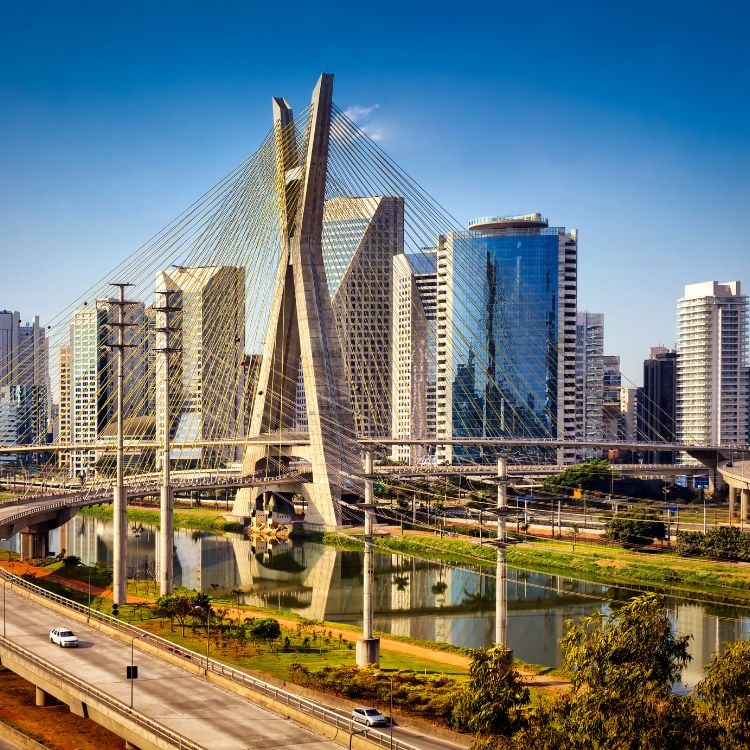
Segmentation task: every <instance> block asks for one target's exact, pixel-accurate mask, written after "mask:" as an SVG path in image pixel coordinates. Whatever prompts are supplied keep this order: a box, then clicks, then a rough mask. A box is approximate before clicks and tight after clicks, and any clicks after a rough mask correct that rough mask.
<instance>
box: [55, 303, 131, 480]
mask: <svg viewBox="0 0 750 750" xmlns="http://www.w3.org/2000/svg"><path fill="white" fill-rule="evenodd" d="M123 318H124V322H125V324H126V325H125V327H124V328H123V340H124V343H125V345H126V347H127V348H125V349H124V352H123V372H124V374H125V378H124V381H123V383H124V385H123V404H122V406H121V408H122V412H123V416H124V417H134V416H140V415H141V414H142V413H143V407H144V404H143V383H144V381H145V357H144V345H145V344H144V335H143V334H144V306H143V303H142V302H131V303H128V304H126V305H125V307H124V310H123ZM117 321H118V302H117V300H115V299H98V300H96V302H95V303H94V304H93V305H88V304H86V303H84V305H83V306H82V307H80V308H79V309H78V310H76V311H75V312H74V313H73V322H72V324H71V326H70V389H71V396H70V437H71V442H73V443H90V442H94V441H96V440H97V439H98V438H99V437H100V435H101V434H102V432H103V431H104V429H105V428H106V427H107V425H109V424H110V423H111V422H113V421H114V420H115V418H116V415H117V409H118V408H119V407H118V404H117V398H116V390H117V382H116V381H117V377H116V366H115V362H116V354H115V353H114V351H113V350H112V347H111V345H112V343H113V342H114V341H115V340H116V323H117ZM61 401H62V397H61ZM96 459H97V456H96V453H95V451H93V450H89V449H84V450H73V451H72V453H71V457H70V465H69V469H70V473H71V475H72V476H75V477H79V478H81V479H82V480H84V479H85V478H86V477H87V476H90V475H92V474H93V473H94V472H95V471H96Z"/></svg>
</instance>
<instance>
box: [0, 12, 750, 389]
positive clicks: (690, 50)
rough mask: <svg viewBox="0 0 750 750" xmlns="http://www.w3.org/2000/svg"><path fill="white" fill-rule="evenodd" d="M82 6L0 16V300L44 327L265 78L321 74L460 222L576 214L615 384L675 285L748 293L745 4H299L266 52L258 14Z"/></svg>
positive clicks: (217, 156) (227, 148) (183, 183)
mask: <svg viewBox="0 0 750 750" xmlns="http://www.w3.org/2000/svg"><path fill="white" fill-rule="evenodd" d="M543 5H544V4H543ZM95 7H96V6H93V4H91V5H89V4H85V3H84V4H82V5H79V6H78V7H77V9H75V10H72V11H71V10H70V9H64V10H63V9H60V8H56V7H55V6H54V5H53V4H44V3H43V4H42V5H41V6H38V10H37V13H38V17H37V18H32V17H31V14H30V12H29V11H28V10H27V9H20V8H19V9H16V8H3V9H2V11H0V12H1V13H2V15H3V16H4V17H5V18H4V24H3V28H4V29H5V33H4V34H3V36H4V37H5V38H4V39H3V47H2V51H0V60H1V61H2V63H3V64H2V65H1V66H0V71H1V72H0V111H2V112H3V115H2V116H1V117H0V137H1V138H2V143H3V151H4V154H3V161H4V164H5V167H6V168H5V173H6V180H5V181H4V182H3V186H2V188H0V191H1V192H0V222H1V223H2V226H3V227H4V231H3V233H2V235H1V236H0V237H1V238H0V248H1V249H2V256H3V258H4V259H5V260H6V263H5V272H4V273H3V275H2V279H0V306H1V307H7V308H10V309H15V310H19V312H20V313H21V316H22V318H23V319H24V320H30V319H32V318H33V316H34V315H40V316H41V320H42V323H46V321H47V320H48V319H50V318H51V317H52V316H54V315H55V314H56V313H57V312H58V311H59V310H61V309H62V308H63V307H65V306H66V305H67V304H68V303H70V302H71V301H72V299H73V298H75V297H77V296H78V295H80V294H82V293H83V292H84V291H85V290H86V289H87V288H88V287H90V286H91V284H92V283H94V282H95V281H96V280H98V279H99V278H101V277H102V276H104V275H106V274H107V272H108V271H109V270H110V269H112V268H113V267H114V266H115V265H117V263H118V262H119V261H120V260H121V259H122V258H124V257H125V256H126V255H129V254H130V253H131V252H132V251H133V250H134V249H135V248H137V247H138V246H140V245H141V244H142V243H143V242H144V241H145V240H147V239H148V238H149V237H150V236H152V235H153V234H154V233H155V232H157V231H158V230H159V229H160V228H161V227H163V226H165V225H166V224H167V223H168V222H169V221H170V220H171V219H172V218H173V217H174V216H175V215H176V214H178V213H179V212H180V211H181V210H182V209H183V208H184V207H186V206H187V205H188V204H190V203H191V202H192V201H193V200H194V199H195V198H197V197H198V196H199V195H201V194H202V193H204V192H205V191H206V190H207V189H208V188H209V187H210V186H211V185H213V184H215V183H216V182H217V181H218V180H219V179H220V178H221V177H223V175H224V174H226V173H227V172H228V171H229V170H230V169H231V168H232V167H234V166H235V165H236V164H237V163H239V162H240V161H242V160H243V159H244V158H245V157H246V156H247V155H248V154H249V153H251V152H252V151H253V150H254V149H255V148H256V146H257V144H258V143H259V142H260V140H261V139H262V137H263V136H264V135H265V134H266V133H267V132H268V130H269V129H270V126H271V117H270V110H271V107H270V101H271V97H272V96H285V97H286V98H287V99H288V100H289V101H290V103H291V104H292V106H293V107H294V108H295V110H297V111H299V110H301V109H303V108H304V106H305V105H306V103H307V99H308V95H309V93H308V92H309V88H310V85H311V84H312V82H314V80H315V79H316V78H317V75H318V73H319V72H320V71H321V70H331V71H332V72H334V73H335V74H336V86H337V95H336V102H337V104H338V106H340V107H341V108H342V109H346V110H348V111H349V112H350V113H351V114H352V115H354V116H355V119H357V121H358V123H359V124H360V126H363V127H365V128H366V129H367V131H368V132H369V134H370V135H371V136H373V137H375V138H377V139H378V142H379V144H380V145H381V146H382V147H383V148H384V149H385V151H387V152H388V154H389V155H390V156H391V157H393V158H394V159H395V160H396V161H397V162H398V163H400V164H401V165H402V166H403V168H404V169H405V170H406V171H407V172H408V173H409V174H410V175H411V176H412V177H414V178H415V179H416V180H417V182H419V183H420V184H421V185H422V187H423V188H424V189H425V190H427V192H429V193H431V194H432V195H433V196H434V197H435V198H436V199H437V200H438V201H440V203H442V204H443V205H444V206H445V207H446V209H447V210H448V211H449V212H450V213H451V214H453V215H454V216H455V217H456V219H457V221H459V222H460V223H461V224H462V225H464V226H465V225H466V224H467V222H468V221H469V220H471V219H473V218H476V217H478V216H482V215H498V214H499V215H509V214H521V213H529V212H533V211H540V212H541V213H542V214H543V215H544V216H546V217H548V218H549V220H550V223H551V224H554V225H562V226H565V227H566V228H568V229H570V228H577V229H578V230H579V237H580V244H579V296H578V307H579V309H581V310H588V311H591V312H601V313H603V314H604V316H605V318H604V320H605V353H606V354H614V355H619V356H620V357H621V362H622V369H623V373H624V375H625V376H626V378H628V379H629V380H630V381H632V382H635V383H636V384H640V382H641V376H642V361H643V359H645V358H646V357H647V356H648V350H649V348H650V347H651V346H656V345H659V344H663V345H665V346H669V347H672V346H674V343H675V338H676V307H677V306H676V301H677V299H678V298H679V297H680V296H682V291H683V287H684V286H685V285H686V284H689V283H693V282H698V281H707V280H716V281H732V280H735V279H737V280H739V281H741V282H742V283H743V285H744V290H743V291H744V292H745V293H747V291H748V290H750V253H748V251H747V250H748V248H747V242H746V240H745V238H744V234H743V232H742V219H743V218H744V217H743V215H742V208H743V207H744V206H746V205H747V203H748V200H747V199H748V198H750V189H749V185H748V179H747V174H748V166H750V148H748V143H749V142H750V139H748V135H749V133H748V125H747V122H748V118H747V109H748V105H747V104H746V102H745V101H744V100H743V99H742V97H741V96H740V95H739V94H740V93H741V92H742V91H744V90H747V83H748V82H750V81H748V78H750V73H749V72H748V71H749V70H750V65H748V64H747V63H748V52H747V49H746V47H744V48H743V44H744V41H743V39H742V28H743V26H746V24H744V23H743V21H747V20H748V11H747V10H746V9H745V8H734V7H733V6H732V5H731V4H727V5H722V4H719V5H718V6H717V7H715V8H714V7H712V15H711V16H710V17H703V15H702V14H701V13H700V10H701V8H700V5H699V4H697V3H692V4H681V5H680V6H675V5H672V4H669V3H662V4H661V5H660V6H659V7H658V8H657V9H654V8H652V7H651V6H646V5H645V4H644V3H641V4H635V5H631V6H629V9H628V10H627V11H625V10H623V9H612V8H607V9H603V8H600V7H598V6H596V5H595V4H590V3H579V4H578V5H577V7H576V8H575V9H572V10H571V9H560V8H558V7H556V6H555V5H554V4H549V5H548V7H546V8H545V10H543V11H542V10H541V9H540V11H539V13H538V14H534V15H532V16H529V15H528V14H526V13H523V12H522V11H521V10H519V9H515V8H505V9H491V10H490V9H488V10H487V11H486V12H484V13H483V14H482V15H481V16H477V14H471V13H467V14H465V16H461V17H458V18H455V17H451V19H450V23H449V24H448V22H447V20H446V19H441V18H438V19H436V18H433V17H427V16H424V15H423V14H420V13H419V12H418V10H414V9H409V8H403V9H399V16H398V19H397V22H394V24H393V25H392V26H389V27H388V28H387V33H385V30H386V27H385V20H384V21H383V24H371V25H367V21H368V14H367V13H366V12H365V9H361V8H348V7H347V12H346V16H345V24H346V26H345V25H344V24H342V23H341V20H340V14H337V13H336V12H335V11H330V12H329V14H328V15H326V16H322V17H320V16H317V15H316V14H315V12H314V11H313V9H307V8H304V7H301V8H298V9H295V13H292V14H290V18H292V19H294V20H295V21H296V23H291V22H290V23H289V24H288V25H287V27H286V28H285V30H284V35H283V38H284V40H285V41H286V42H287V43H286V45H285V47H286V49H287V50H289V52H288V53H286V52H282V53H281V54H279V50H278V47H279V45H280V41H279V38H278V36H276V35H274V34H270V33H269V34H267V35H264V34H262V33H261V34H258V33H255V35H253V33H254V32H253V29H255V30H260V29H264V28H273V24H274V22H275V19H274V18H273V17H272V12H271V11H266V10H264V9H253V10H249V9H245V8H242V7H240V5H239V4H236V3H220V4H219V5H218V6H214V7H215V11H214V12H215V15H214V17H211V18H207V17H205V15H204V14H202V13H200V8H201V6H200V5H198V4H188V5H179V6H178V5H176V4H174V5H172V4H170V3H166V4H162V5H161V6H160V8H158V9H155V10H154V9H150V8H148V7H147V5H146V4H144V3H135V4H133V5H131V6H129V7H128V8H127V10H120V9H113V8H104V9H102V8H99V9H98V10H96V11H95V10H94V9H95ZM290 7H291V6H290ZM676 7H679V8H680V14H679V15H678V16H675V15H674V14H673V13H672V12H671V11H672V10H673V9H674V8H676ZM178 8H181V9H182V12H181V14H180V15H179V16H177V15H176V14H177V9H178ZM540 8H541V6H540ZM646 8H648V9H649V10H648V12H647V11H646ZM639 9H642V10H641V13H642V15H641V16H640V18H643V17H646V16H645V15H644V14H646V13H647V17H648V19H649V21H650V23H649V24H648V25H646V24H641V23H640V22H639V21H638V19H639V15H638V10H639ZM222 11H223V12H222ZM156 14H158V15H156ZM480 21H481V23H480ZM500 22H502V23H500ZM448 26H449V27H450V29H451V31H452V34H451V35H450V36H448V37H445V35H444V32H445V29H446V28H447V27H448ZM495 27H498V33H497V35H495V36H494V37H492V36H490V35H488V34H486V33H482V34H481V38H479V39H478V38H477V34H479V33H480V32H479V31H478V29H485V28H491V29H493V30H494V29H495ZM499 28H502V29H503V30H504V31H500V30H499ZM352 29H356V31H357V33H356V34H354V33H353V32H352ZM506 29H507V31H505V30H506ZM165 30H167V31H168V32H169V35H168V37H167V38H164V31H165ZM441 33H442V36H441ZM243 34H244V35H245V36H243ZM330 38H334V39H335V40H336V44H335V45H333V46H331V47H327V46H326V43H327V41H328V40H329V39H330ZM248 39H249V40H250V43H251V44H250V45H249V47H248V48H247V49H245V48H244V47H243V46H242V43H243V42H244V43H245V44H247V43H248V41H247V40H248ZM441 39H442V40H443V42H444V43H442V44H441ZM305 44H306V45H307V47H305ZM282 46H284V45H282ZM451 52H454V54H450V53H451ZM275 53H276V54H275ZM478 156H479V158H477V157H478ZM446 175H450V180H448V181H446V179H445V177H446ZM14 258H18V259H19V261H18V262H17V263H9V262H8V261H10V260H12V259H14ZM61 259H62V260H63V262H62V263H61V262H60V261H61ZM45 266H46V267H45ZM30 269H33V273H32V272H30ZM632 331H638V333H637V335H633V334H632Z"/></svg>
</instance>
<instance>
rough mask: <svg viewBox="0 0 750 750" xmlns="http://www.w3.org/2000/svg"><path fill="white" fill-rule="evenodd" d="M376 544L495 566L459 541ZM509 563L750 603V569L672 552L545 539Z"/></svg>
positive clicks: (336, 537) (385, 540)
mask: <svg viewBox="0 0 750 750" xmlns="http://www.w3.org/2000/svg"><path fill="white" fill-rule="evenodd" d="M323 539H324V542H325V543H326V544H332V545H335V546H337V547H340V548H342V549H361V548H362V542H361V540H360V539H358V538H353V537H351V536H348V535H342V534H337V533H329V534H326V535H324V537H323ZM375 545H376V548H380V549H385V550H388V551H390V552H400V553H402V554H406V555H411V556H415V557H421V558H426V559H431V560H434V559H440V560H446V561H449V562H458V563H461V562H468V563H472V564H475V565H488V566H489V565H495V563H496V552H495V549H494V548H493V547H484V546H480V545H479V544H476V543H474V542H468V541H462V540H459V539H441V538H436V537H425V536H405V537H380V538H378V539H377V540H376V542H375ZM507 561H508V564H509V565H511V566H513V567H515V568H520V569H526V570H535V571H541V572H546V573H551V574H553V575H564V576H567V577H571V578H579V579H586V580H590V581H596V582H601V583H607V584H619V585H621V586H625V587H627V586H631V587H633V586H634V587H636V588H638V589H645V590H651V589H654V590H661V591H669V592H673V593H679V592H682V593H685V594H688V593H691V594H692V593H700V594H702V595H704V596H705V597H706V598H707V599H708V600H710V601H714V602H724V603H739V604H747V603H748V602H750V570H749V569H747V568H744V567H742V566H736V565H718V564H716V563H712V562H711V561H702V560H694V559H690V560H687V559H686V558H682V557H679V556H678V555H677V554H675V553H673V552H658V553H638V552H631V551H626V550H623V549H621V548H617V547H602V546H601V545H594V544H585V543H583V544H582V543H578V544H576V548H575V552H573V551H572V550H571V545H570V542H557V541H551V540H548V541H543V542H529V543H526V544H523V545H517V546H511V547H509V548H508V552H507Z"/></svg>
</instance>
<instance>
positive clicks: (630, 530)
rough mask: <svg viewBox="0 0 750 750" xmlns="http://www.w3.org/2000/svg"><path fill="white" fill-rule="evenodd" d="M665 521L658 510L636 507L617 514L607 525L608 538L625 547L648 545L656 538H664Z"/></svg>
mask: <svg viewBox="0 0 750 750" xmlns="http://www.w3.org/2000/svg"><path fill="white" fill-rule="evenodd" d="M665 531H666V530H665V527H664V521H662V520H661V518H660V517H659V514H658V513H657V512H656V511H653V510H649V509H648V508H634V509H633V510H627V511H623V512H622V513H620V514H619V515H617V516H615V517H614V518H613V519H612V520H611V521H610V522H609V525H608V527H607V538H608V539H612V540H614V541H616V542H620V544H622V546H623V547H648V546H649V545H651V544H653V542H654V539H664V536H665Z"/></svg>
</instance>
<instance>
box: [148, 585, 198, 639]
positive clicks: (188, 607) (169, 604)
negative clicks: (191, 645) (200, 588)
mask: <svg viewBox="0 0 750 750" xmlns="http://www.w3.org/2000/svg"><path fill="white" fill-rule="evenodd" d="M193 601H194V597H192V596H189V595H187V594H170V595H169V596H160V597H159V598H158V599H157V600H156V607H155V608H154V614H156V616H157V617H168V618H169V621H170V623H174V621H175V620H177V622H178V623H179V624H180V627H181V628H182V635H183V636H184V635H185V622H186V620H187V617H188V615H191V614H192V613H193V610H194V609H195V606H194V604H193Z"/></svg>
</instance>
